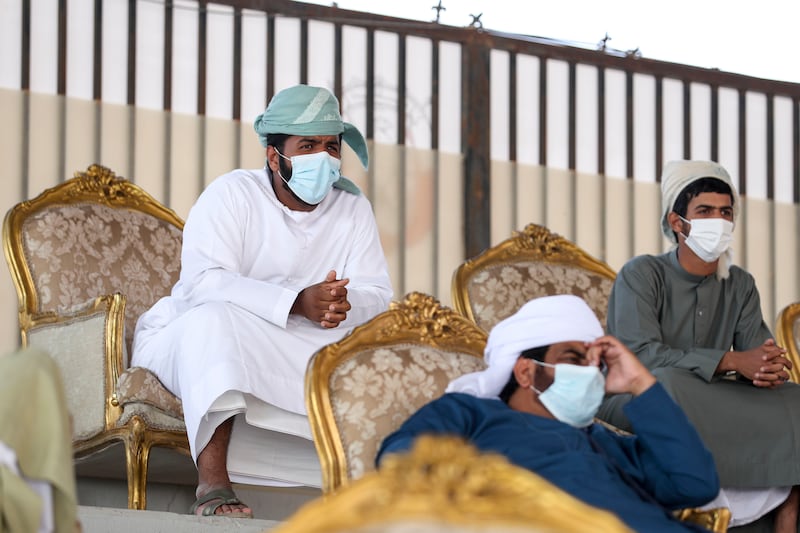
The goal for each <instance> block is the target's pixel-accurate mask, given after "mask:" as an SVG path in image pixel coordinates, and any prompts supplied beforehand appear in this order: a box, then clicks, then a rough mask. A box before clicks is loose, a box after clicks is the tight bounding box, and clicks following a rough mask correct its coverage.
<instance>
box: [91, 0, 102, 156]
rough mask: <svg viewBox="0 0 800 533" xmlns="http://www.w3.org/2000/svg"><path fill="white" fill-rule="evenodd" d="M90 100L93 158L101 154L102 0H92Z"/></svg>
mask: <svg viewBox="0 0 800 533" xmlns="http://www.w3.org/2000/svg"><path fill="white" fill-rule="evenodd" d="M93 48H94V49H93V51H92V100H94V160H95V161H97V162H99V161H101V160H102V154H103V104H102V99H103V0H94V24H93Z"/></svg>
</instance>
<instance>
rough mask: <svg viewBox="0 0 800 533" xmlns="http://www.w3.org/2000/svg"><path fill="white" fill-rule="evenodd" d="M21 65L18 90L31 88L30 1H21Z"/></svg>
mask: <svg viewBox="0 0 800 533" xmlns="http://www.w3.org/2000/svg"><path fill="white" fill-rule="evenodd" d="M21 24H22V32H21V33H22V42H21V43H20V44H21V53H22V64H21V65H20V67H21V68H20V89H22V90H23V91H29V90H30V88H31V0H22V20H21Z"/></svg>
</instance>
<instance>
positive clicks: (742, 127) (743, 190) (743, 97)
mask: <svg viewBox="0 0 800 533" xmlns="http://www.w3.org/2000/svg"><path fill="white" fill-rule="evenodd" d="M739 195H740V197H741V198H744V197H745V196H747V93H746V91H745V90H744V89H739ZM739 217H740V219H741V225H742V227H747V212H746V211H744V210H743V211H742V212H741V213H740V215H739ZM742 248H743V250H741V253H740V254H737V255H738V256H739V257H740V258H741V259H740V260H739V265H740V266H741V267H742V268H744V269H746V268H747V248H748V247H747V239H742Z"/></svg>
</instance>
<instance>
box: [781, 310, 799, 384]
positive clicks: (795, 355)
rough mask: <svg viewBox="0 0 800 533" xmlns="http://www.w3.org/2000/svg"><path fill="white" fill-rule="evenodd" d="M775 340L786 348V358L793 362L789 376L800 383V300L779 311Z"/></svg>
mask: <svg viewBox="0 0 800 533" xmlns="http://www.w3.org/2000/svg"><path fill="white" fill-rule="evenodd" d="M775 340H776V341H777V342H778V344H779V345H780V346H783V347H784V348H786V358H787V359H789V361H791V362H792V369H791V370H790V371H789V376H790V377H791V379H792V381H794V382H795V383H800V302H796V303H793V304H789V305H787V306H786V307H784V308H783V309H781V311H780V313H778V318H777V319H776V320H775Z"/></svg>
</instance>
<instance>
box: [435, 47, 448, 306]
mask: <svg viewBox="0 0 800 533" xmlns="http://www.w3.org/2000/svg"><path fill="white" fill-rule="evenodd" d="M431 151H432V152H433V184H432V189H433V253H432V254H431V259H432V261H431V272H433V276H432V278H433V287H432V290H433V294H435V295H438V294H439V243H440V235H439V233H440V231H441V227H440V225H439V216H438V213H439V200H440V198H441V194H440V191H439V188H440V186H441V184H440V176H439V40H438V39H433V40H432V41H431ZM445 286H447V285H445Z"/></svg>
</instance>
